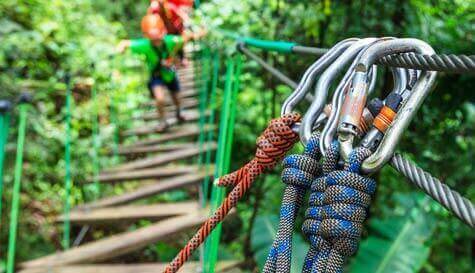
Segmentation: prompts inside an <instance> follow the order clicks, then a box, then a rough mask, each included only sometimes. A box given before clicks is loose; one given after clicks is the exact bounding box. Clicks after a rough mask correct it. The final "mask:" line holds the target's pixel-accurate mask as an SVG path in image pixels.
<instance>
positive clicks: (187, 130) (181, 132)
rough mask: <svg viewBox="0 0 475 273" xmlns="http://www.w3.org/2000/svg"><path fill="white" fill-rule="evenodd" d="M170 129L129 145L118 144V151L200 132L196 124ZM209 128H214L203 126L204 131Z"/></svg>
mask: <svg viewBox="0 0 475 273" xmlns="http://www.w3.org/2000/svg"><path fill="white" fill-rule="evenodd" d="M175 128H178V130H175ZM171 129H173V130H170V131H169V132H167V133H163V134H160V135H159V136H158V137H156V138H150V139H144V140H139V141H136V142H134V143H133V144H130V145H126V146H120V147H119V151H127V150H129V149H133V148H136V147H143V146H150V145H156V144H160V143H164V142H167V141H173V140H177V139H180V138H187V137H193V136H197V135H199V134H200V128H199V127H198V126H197V125H190V124H188V125H185V126H183V127H174V128H171ZM211 129H214V126H205V127H204V128H203V130H204V131H205V132H208V131H209V130H211Z"/></svg>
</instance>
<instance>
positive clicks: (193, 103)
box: [135, 98, 199, 120]
mask: <svg viewBox="0 0 475 273" xmlns="http://www.w3.org/2000/svg"><path fill="white" fill-rule="evenodd" d="M198 105H199V101H198V100H197V99H194V98H191V99H187V100H183V101H182V102H181V105H180V108H181V109H182V110H190V109H191V108H196V107H197V106H198ZM175 109H176V108H175V106H174V105H169V106H166V107H165V111H166V112H167V116H168V115H175ZM135 119H143V120H157V119H158V113H157V110H156V109H154V110H153V111H150V112H147V113H144V114H143V115H141V116H138V117H135Z"/></svg>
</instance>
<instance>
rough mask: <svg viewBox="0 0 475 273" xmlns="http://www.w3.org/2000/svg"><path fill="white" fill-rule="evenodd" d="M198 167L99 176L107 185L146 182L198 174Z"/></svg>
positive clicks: (175, 167) (109, 173)
mask: <svg viewBox="0 0 475 273" xmlns="http://www.w3.org/2000/svg"><path fill="white" fill-rule="evenodd" d="M197 170H198V166H166V167H161V168H153V169H141V170H136V171H126V172H119V171H115V172H108V173H101V174H99V177H98V181H100V182H102V183H105V182H109V183H117V182H123V181H131V180H144V179H151V178H155V179H158V178H165V177H170V176H177V175H182V174H186V173H192V172H196V171H197ZM87 182H89V183H93V182H94V179H92V178H90V179H88V181H87Z"/></svg>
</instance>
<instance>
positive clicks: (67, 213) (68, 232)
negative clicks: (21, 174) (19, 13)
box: [63, 79, 73, 249]
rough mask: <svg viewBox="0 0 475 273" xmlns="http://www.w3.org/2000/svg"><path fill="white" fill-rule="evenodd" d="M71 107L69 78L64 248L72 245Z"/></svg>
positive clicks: (67, 90) (65, 156)
mask: <svg viewBox="0 0 475 273" xmlns="http://www.w3.org/2000/svg"><path fill="white" fill-rule="evenodd" d="M71 108H72V90H71V82H70V80H69V79H68V80H67V82H66V132H65V143H64V162H65V171H66V173H65V176H64V212H63V214H64V222H63V248H64V249H68V248H69V247H70V245H71V242H70V235H71V222H70V217H69V216H70V210H71V188H72V185H73V182H72V175H71V111H72V110H71Z"/></svg>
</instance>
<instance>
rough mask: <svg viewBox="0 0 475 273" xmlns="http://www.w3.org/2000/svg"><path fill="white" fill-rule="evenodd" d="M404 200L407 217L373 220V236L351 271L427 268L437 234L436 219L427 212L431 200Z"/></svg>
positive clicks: (381, 272) (409, 271) (367, 272)
mask: <svg viewBox="0 0 475 273" xmlns="http://www.w3.org/2000/svg"><path fill="white" fill-rule="evenodd" d="M402 197H403V198H399V199H398V200H397V201H399V202H404V204H401V205H403V206H404V207H405V211H404V213H403V215H393V217H392V218H387V219H374V220H372V221H371V223H370V231H369V233H370V236H369V237H367V238H366V239H365V240H363V241H362V242H361V244H360V249H359V251H358V253H357V256H356V257H355V258H354V259H353V260H352V261H351V264H350V270H349V272H351V273H360V272H364V273H386V272H387V273H395V272H397V273H412V272H418V271H419V270H420V269H421V267H422V266H423V265H424V263H425V262H426V260H427V258H428V256H429V252H430V246H429V245H428V241H429V239H430V237H431V236H432V233H433V231H434V220H435V219H434V216H432V215H431V214H429V213H427V212H426V208H428V206H429V205H430V201H429V199H428V198H427V197H424V198H422V200H420V198H417V196H413V195H402Z"/></svg>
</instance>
